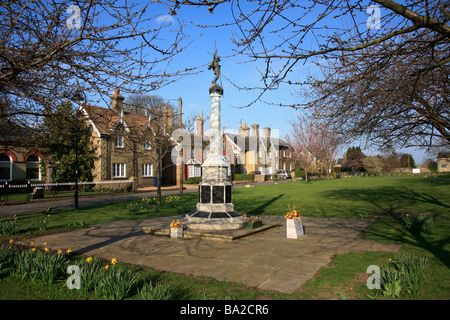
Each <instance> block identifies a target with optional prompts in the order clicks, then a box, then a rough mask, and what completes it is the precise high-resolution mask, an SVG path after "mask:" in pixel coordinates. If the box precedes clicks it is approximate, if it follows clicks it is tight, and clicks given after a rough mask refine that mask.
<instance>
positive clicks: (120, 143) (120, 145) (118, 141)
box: [116, 134, 123, 148]
mask: <svg viewBox="0 0 450 320" xmlns="http://www.w3.org/2000/svg"><path fill="white" fill-rule="evenodd" d="M116 148H123V136H122V135H120V134H119V135H118V136H117V137H116Z"/></svg>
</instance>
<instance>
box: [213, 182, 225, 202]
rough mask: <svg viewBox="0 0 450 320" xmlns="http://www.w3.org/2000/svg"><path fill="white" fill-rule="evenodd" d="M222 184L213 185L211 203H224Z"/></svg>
mask: <svg viewBox="0 0 450 320" xmlns="http://www.w3.org/2000/svg"><path fill="white" fill-rule="evenodd" d="M223 191H224V187H223V186H213V203H224V201H223V200H224V198H223Z"/></svg>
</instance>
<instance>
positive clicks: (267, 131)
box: [263, 127, 270, 138]
mask: <svg viewBox="0 0 450 320" xmlns="http://www.w3.org/2000/svg"><path fill="white" fill-rule="evenodd" d="M263 130H264V136H265V137H266V138H269V137H270V128H269V127H265V128H264V129H263Z"/></svg>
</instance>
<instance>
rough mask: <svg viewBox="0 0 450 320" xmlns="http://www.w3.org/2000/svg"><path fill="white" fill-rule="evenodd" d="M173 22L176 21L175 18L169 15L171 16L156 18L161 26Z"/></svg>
mask: <svg viewBox="0 0 450 320" xmlns="http://www.w3.org/2000/svg"><path fill="white" fill-rule="evenodd" d="M173 21H174V19H173V17H172V16H171V15H169V14H166V15H162V16H159V17H156V22H157V23H160V24H162V23H172V22H173Z"/></svg>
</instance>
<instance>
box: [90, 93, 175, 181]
mask: <svg viewBox="0 0 450 320" xmlns="http://www.w3.org/2000/svg"><path fill="white" fill-rule="evenodd" d="M123 100H124V97H123V96H122V95H121V94H120V93H119V90H115V91H114V93H113V95H112V96H111V108H103V107H98V106H92V105H89V104H87V105H83V106H82V110H83V112H84V114H85V115H86V117H87V119H88V122H89V125H91V126H92V129H93V130H92V141H93V144H94V147H95V149H96V159H95V161H94V169H93V175H94V182H96V181H109V180H113V181H120V180H134V181H135V183H137V187H148V186H154V185H155V179H156V178H157V174H156V172H155V170H156V164H155V159H156V157H155V155H154V152H155V150H152V149H151V146H150V144H149V143H148V141H143V140H142V138H141V135H140V134H141V133H142V132H143V131H144V130H146V128H147V126H148V124H149V116H148V115H145V114H138V113H133V112H127V111H125V110H124V106H123ZM164 119H165V120H164V121H165V122H167V125H172V121H173V110H172V109H170V108H167V109H164ZM163 167H165V169H164V170H163V172H162V180H163V181H162V183H163V184H175V183H176V177H175V174H176V168H175V165H171V159H170V152H167V154H166V155H165V156H164V158H163Z"/></svg>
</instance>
